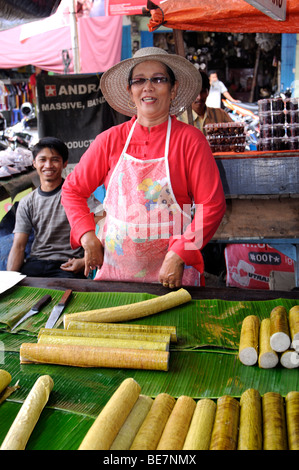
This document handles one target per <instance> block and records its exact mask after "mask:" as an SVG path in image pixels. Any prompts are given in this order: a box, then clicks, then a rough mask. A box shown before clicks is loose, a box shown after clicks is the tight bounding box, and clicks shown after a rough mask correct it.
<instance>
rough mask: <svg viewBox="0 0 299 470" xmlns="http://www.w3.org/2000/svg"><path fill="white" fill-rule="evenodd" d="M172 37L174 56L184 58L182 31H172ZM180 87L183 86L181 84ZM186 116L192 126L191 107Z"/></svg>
mask: <svg viewBox="0 0 299 470" xmlns="http://www.w3.org/2000/svg"><path fill="white" fill-rule="evenodd" d="M173 37H174V44H175V52H176V54H178V55H181V56H182V57H185V48H184V38H183V31H182V30H180V29H174V30H173ZM180 86H184V85H183V84H182V83H181V84H180ZM187 115H188V123H189V124H191V125H192V126H193V116H192V107H191V106H189V108H188V109H187Z"/></svg>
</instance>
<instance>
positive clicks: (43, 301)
mask: <svg viewBox="0 0 299 470" xmlns="http://www.w3.org/2000/svg"><path fill="white" fill-rule="evenodd" d="M50 300H52V297H51V296H50V295H48V294H47V295H44V296H43V297H42V298H41V299H40V300H39V301H38V302H37V303H36V304H34V305H33V307H32V310H37V311H38V312H39V311H40V309H41V308H42V307H43V306H44V305H46V304H47V303H48V302H50Z"/></svg>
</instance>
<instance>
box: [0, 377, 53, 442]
mask: <svg viewBox="0 0 299 470" xmlns="http://www.w3.org/2000/svg"><path fill="white" fill-rule="evenodd" d="M53 386H54V382H53V380H52V378H51V377H50V376H49V375H43V376H41V377H39V378H38V379H37V381H36V382H35V384H34V385H33V387H32V389H31V391H30V392H29V394H28V396H27V398H26V400H25V401H24V403H23V405H22V407H21V409H20V411H19V413H18V414H17V416H16V418H15V420H14V422H13V423H12V425H11V427H10V429H9V431H8V433H7V435H6V437H5V439H4V441H3V443H2V445H1V448H0V450H24V449H25V447H26V444H27V442H28V439H29V437H30V435H31V433H32V431H33V429H34V427H35V425H36V423H37V421H38V419H39V417H40V415H41V412H42V411H43V409H44V407H45V405H46V404H47V402H48V399H49V396H50V393H51V391H52V389H53Z"/></svg>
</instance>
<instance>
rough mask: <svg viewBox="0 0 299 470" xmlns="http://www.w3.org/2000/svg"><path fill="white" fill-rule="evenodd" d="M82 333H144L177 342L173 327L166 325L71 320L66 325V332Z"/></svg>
mask: <svg viewBox="0 0 299 470" xmlns="http://www.w3.org/2000/svg"><path fill="white" fill-rule="evenodd" d="M68 330H71V331H74V330H76V331H84V330H88V331H89V330H91V331H93V330H95V331H98V332H107V333H108V332H111V333H118V332H122V333H125V332H127V333H131V334H135V333H144V334H147V335H151V334H166V335H168V334H170V341H171V342H172V343H176V342H177V333H176V327H175V326H167V325H136V324H135V323H132V324H127V323H97V322H86V321H75V320H72V321H70V322H68V324H67V331H68Z"/></svg>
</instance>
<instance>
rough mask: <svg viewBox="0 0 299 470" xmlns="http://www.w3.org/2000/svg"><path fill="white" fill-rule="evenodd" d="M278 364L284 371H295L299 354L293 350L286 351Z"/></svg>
mask: <svg viewBox="0 0 299 470" xmlns="http://www.w3.org/2000/svg"><path fill="white" fill-rule="evenodd" d="M280 364H281V365H282V366H283V367H285V368H286V369H297V367H299V353H298V352H297V351H294V349H288V350H287V351H284V352H283V353H281V355H280Z"/></svg>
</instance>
